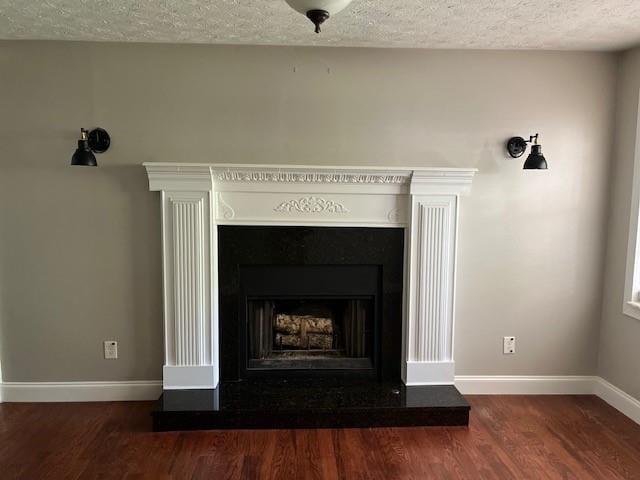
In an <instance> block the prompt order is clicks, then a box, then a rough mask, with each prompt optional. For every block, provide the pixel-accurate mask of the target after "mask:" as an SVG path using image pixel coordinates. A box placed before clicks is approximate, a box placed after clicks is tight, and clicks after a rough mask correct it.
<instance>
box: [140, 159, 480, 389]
mask: <svg viewBox="0 0 640 480" xmlns="http://www.w3.org/2000/svg"><path fill="white" fill-rule="evenodd" d="M145 167H146V169H147V173H148V175H149V188H150V189H151V190H153V191H160V192H161V196H160V198H161V205H162V251H163V256H162V261H163V313H164V319H163V320H164V367H163V387H164V389H165V390H168V389H194V390H196V389H203V388H204V389H206V388H215V387H216V386H217V385H218V384H219V383H220V381H224V380H238V379H242V378H245V377H248V376H251V375H258V376H260V375H273V374H275V373H278V372H279V373H280V374H283V373H286V374H289V373H294V372H296V371H301V372H310V373H309V374H310V375H328V374H329V372H337V373H340V374H344V373H345V372H346V373H349V372H351V373H352V374H358V375H360V374H362V375H365V373H364V372H365V371H367V370H368V371H369V372H373V374H374V375H378V376H380V377H382V378H397V377H398V372H399V371H400V372H401V373H400V376H401V378H402V381H403V382H404V383H405V384H406V385H434V384H435V385H451V384H452V383H453V381H454V368H455V362H454V352H453V325H454V316H455V311H454V299H455V271H456V244H457V241H458V228H457V222H458V212H459V204H460V196H461V195H464V194H467V193H468V192H469V191H470V188H471V182H472V179H473V176H474V174H475V169H471V168H468V169H456V168H429V167H417V168H416V167H414V168H411V167H410V168H402V167H398V168H381V167H349V166H299V165H233V164H185V163H147V164H145ZM278 228H291V229H293V228H300V229H303V230H304V229H309V230H308V231H313V232H316V233H309V234H308V235H307V236H305V235H302V236H298V237H297V240H296V241H289V242H284V243H283V242H282V241H281V238H280V237H279V236H277V235H273V236H272V235H270V234H269V235H265V234H264V232H265V231H269V229H278ZM232 229H246V230H245V231H244V232H245V233H246V237H247V238H245V239H244V240H243V238H242V235H238V236H235V237H234V236H233V235H232V234H230V233H229V232H231V231H232ZM252 229H253V230H252ZM260 229H264V230H262V233H256V232H259V231H261V230H260ZM323 229H326V230H323ZM353 229H356V230H358V231H359V232H360V233H359V235H361V236H363V238H364V236H366V234H367V232H369V233H370V232H380V231H386V232H394V233H389V235H392V236H393V235H396V236H398V235H399V236H400V237H401V236H402V235H404V241H405V242H406V244H403V245H401V247H403V248H404V250H402V248H398V244H397V243H396V242H395V241H394V242H391V243H390V244H389V243H388V242H386V241H385V240H382V241H380V240H379V239H372V242H368V243H367V242H364V243H363V242H360V241H358V240H357V239H356V241H355V242H354V241H353V239H350V238H348V235H349V232H351V231H353ZM238 231H241V230H238ZM322 231H327V232H328V231H331V232H334V233H332V234H331V235H325V234H323V233H318V232H322ZM339 231H344V235H346V237H343V236H341V235H342V234H340V233H339ZM253 235H255V236H257V238H258V239H262V240H263V241H262V243H261V241H255V242H253V239H252V238H251V236H253ZM332 235H333V236H332ZM323 236H324V237H325V238H324V240H325V242H324V243H322V244H316V245H314V248H309V247H310V246H311V245H310V244H309V242H312V243H313V242H316V240H317V239H318V238H320V237H323ZM402 242H403V240H400V243H402ZM351 244H354V245H356V246H355V247H354V248H351V249H349V248H348V247H347V250H343V247H344V246H345V245H346V246H349V245H351ZM387 244H388V245H391V247H390V248H389V249H388V250H389V251H392V252H394V255H397V256H393V258H392V259H391V258H390V257H389V251H385V245H387ZM370 245H376V247H375V248H373V252H372V251H370V248H369V246H370ZM236 247H238V248H236ZM240 247H241V248H240ZM241 249H242V252H241V251H240V250H241ZM398 252H400V253H398ZM375 255H378V257H376V256H375ZM345 265H347V266H348V265H350V266H358V267H363V266H367V265H369V266H377V267H378V268H379V275H380V285H379V289H378V290H377V291H368V292H364V293H361V292H354V291H347V290H345V291H343V292H339V293H331V292H323V291H322V290H321V289H319V288H314V291H306V292H300V293H298V294H291V292H287V291H286V290H283V289H280V291H274V292H271V293H269V294H266V293H264V292H262V293H261V292H255V293H250V294H247V293H243V292H241V291H240V288H241V287H242V288H244V286H242V285H241V278H240V277H241V272H243V271H245V270H246V269H248V268H253V267H255V268H267V267H268V268H271V267H279V266H280V267H304V268H316V267H318V268H319V267H331V266H345ZM390 265H394V266H392V267H391V268H390ZM398 265H401V266H403V267H404V269H403V271H404V272H405V273H404V274H403V273H402V270H401V269H399V268H398ZM390 272H392V273H391V274H390ZM243 275H244V274H243ZM298 278H301V277H300V276H298ZM312 278H313V276H309V275H308V274H306V273H305V274H304V278H303V280H300V281H298V282H292V283H299V284H301V285H305V284H308V282H310V281H312V280H311V279H312ZM333 278H336V279H340V278H341V275H334V276H333ZM333 283H334V280H330V281H325V282H323V284H322V285H319V286H318V287H323V288H324V287H325V286H327V285H332V284H333ZM266 284H267V285H268V284H269V282H266ZM357 284H359V282H352V285H357ZM403 287H404V288H403ZM241 299H242V300H241ZM260 302H263V303H262V304H260ZM243 309H244V312H242V316H241V315H240V313H241V310H243ZM248 309H249V310H250V311H249V310H248ZM279 314H280V315H284V316H281V317H280V321H279V322H280V323H278V315H279ZM265 315H266V319H265ZM287 315H289V316H290V317H289V318H287V317H286V316H287ZM349 315H351V316H355V317H356V318H362V319H363V322H364V326H360V325H359V324H358V325H356V327H357V328H356V329H355V330H349V332H348V333H347V330H348V329H349V328H350V326H349V325H350V324H349V323H348V322H347V320H345V319H346V318H348V317H349ZM261 316H262V318H263V319H262V320H258V319H257V318H260V317H261ZM292 316H293V317H296V316H297V317H300V318H298V319H296V320H292V318H293V317H292ZM314 318H315V319H316V320H317V321H315V322H312V319H314ZM291 322H293V325H290V326H287V327H285V326H284V324H285V323H289V324H290V323H291ZM311 323H314V325H313V326H311V327H310V325H311ZM319 324H323V326H318V325H319ZM274 325H275V326H274ZM278 325H280V326H278ZM260 328H262V329H263V330H262V332H263V333H262V334H257V333H256V331H257V330H259V329H260ZM250 329H252V330H250ZM249 330H250V331H249ZM278 330H281V331H278ZM289 330H290V331H292V332H294V333H288V331H289ZM314 330H322V331H320V332H317V331H314ZM265 332H268V333H265ZM329 332H331V333H329ZM354 332H356V333H355V334H354ZM358 332H360V333H358ZM362 332H364V333H362ZM278 334H280V335H279V336H278ZM319 334H324V335H325V336H318V335H319ZM249 335H251V337H252V340H251V341H250V339H249ZM283 335H290V336H289V337H286V338H285V337H283ZM329 336H330V337H331V342H330V343H331V348H328V346H329V338H328V337H329ZM351 343H354V344H355V345H356V346H358V348H360V350H362V349H364V352H365V353H364V356H362V353H361V351H358V352H356V350H354V349H352V348H351V347H350V346H349V345H351ZM285 350H287V351H288V352H287V353H286V354H285V353H283V352H284V351H285ZM322 350H324V351H322ZM330 350H331V352H329V351H330ZM354 352H355V353H354ZM285 355H288V356H289V357H290V358H288V359H286V358H282V357H284V356H285ZM331 355H333V356H334V357H335V358H329V357H331ZM309 357H319V358H314V360H317V361H314V363H313V365H314V366H309V364H306V365H307V366H309V368H306V367H305V368H302V367H303V366H304V365H305V364H304V362H305V361H306V360H308V359H309ZM331 362H334V363H333V365H334V366H335V368H330V367H331ZM336 362H337V363H336ZM349 365H350V366H349ZM358 365H359V366H358ZM360 367H361V368H360ZM370 367H372V368H370Z"/></svg>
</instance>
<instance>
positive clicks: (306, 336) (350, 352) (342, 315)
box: [247, 296, 375, 370]
mask: <svg viewBox="0 0 640 480" xmlns="http://www.w3.org/2000/svg"><path fill="white" fill-rule="evenodd" d="M374 305H375V299H374V297H366V296H363V297H356V298H353V297H351V298H313V297H308V298H307V297H305V298H249V299H247V316H248V318H247V320H248V326H249V329H248V330H249V331H248V334H249V335H248V341H249V345H248V353H249V358H248V365H247V367H248V369H256V370H259V369H270V370H272V369H296V370H299V369H304V370H318V369H320V370H322V369H340V370H349V369H373V368H374V360H373V358H374V354H373V353H374V347H373V346H374V330H375V322H374V320H375V319H374V312H375V307H374Z"/></svg>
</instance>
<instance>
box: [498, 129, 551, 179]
mask: <svg viewBox="0 0 640 480" xmlns="http://www.w3.org/2000/svg"><path fill="white" fill-rule="evenodd" d="M538 137H539V134H538V133H536V134H535V135H531V136H530V137H529V140H528V141H527V140H525V139H524V138H522V137H511V138H510V139H509V141H508V142H507V151H508V152H509V155H511V156H512V157H513V158H520V157H521V156H522V155H524V152H525V151H526V150H527V143H530V144H531V153H530V154H529V156H528V157H527V160H526V161H525V162H524V167H522V168H523V169H524V170H546V169H547V160H546V159H545V158H544V155H542V145H539V144H538Z"/></svg>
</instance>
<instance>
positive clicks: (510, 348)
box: [502, 337, 516, 355]
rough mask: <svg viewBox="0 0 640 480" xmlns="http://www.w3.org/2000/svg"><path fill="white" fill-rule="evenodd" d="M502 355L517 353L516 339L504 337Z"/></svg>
mask: <svg viewBox="0 0 640 480" xmlns="http://www.w3.org/2000/svg"><path fill="white" fill-rule="evenodd" d="M502 353H504V354H505V355H513V354H515V353H516V337H504V339H503V343H502Z"/></svg>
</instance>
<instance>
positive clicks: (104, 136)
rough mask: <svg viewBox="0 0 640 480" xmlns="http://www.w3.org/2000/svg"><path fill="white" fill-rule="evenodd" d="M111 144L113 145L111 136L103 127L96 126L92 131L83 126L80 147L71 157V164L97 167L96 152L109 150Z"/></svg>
mask: <svg viewBox="0 0 640 480" xmlns="http://www.w3.org/2000/svg"><path fill="white" fill-rule="evenodd" d="M109 145H111V137H110V136H109V134H108V133H107V131H106V130H104V129H103V128H94V129H93V130H91V131H90V132H87V131H86V130H85V129H84V128H81V129H80V140H78V149H77V150H76V151H75V153H74V154H73V157H71V165H82V166H85V167H97V166H98V162H97V161H96V156H95V155H94V153H104V152H106V151H107V150H109Z"/></svg>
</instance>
